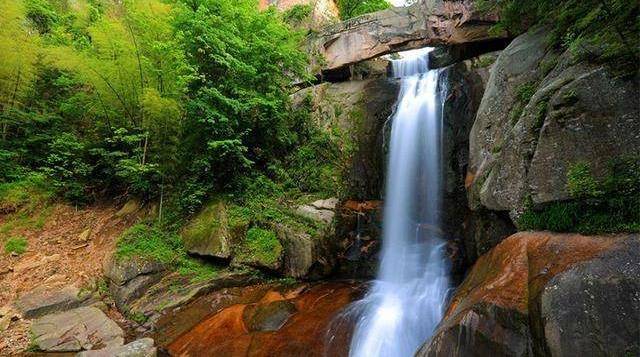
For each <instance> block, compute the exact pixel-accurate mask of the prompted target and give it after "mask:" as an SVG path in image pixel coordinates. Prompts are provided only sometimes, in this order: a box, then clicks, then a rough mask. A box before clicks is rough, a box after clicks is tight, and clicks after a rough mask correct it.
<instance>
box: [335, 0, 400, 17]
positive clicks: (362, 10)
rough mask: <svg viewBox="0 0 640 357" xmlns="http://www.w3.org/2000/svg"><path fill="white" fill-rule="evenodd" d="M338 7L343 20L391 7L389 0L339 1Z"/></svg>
mask: <svg viewBox="0 0 640 357" xmlns="http://www.w3.org/2000/svg"><path fill="white" fill-rule="evenodd" d="M337 5H338V9H339V10H340V18H342V19H343V20H347V19H350V18H352V17H356V16H360V15H364V14H367V13H370V12H375V11H380V10H384V9H388V8H389V7H391V5H390V4H389V2H388V1H387V0H338V1H337Z"/></svg>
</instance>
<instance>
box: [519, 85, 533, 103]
mask: <svg viewBox="0 0 640 357" xmlns="http://www.w3.org/2000/svg"><path fill="white" fill-rule="evenodd" d="M535 93H536V84H535V83H533V82H528V83H523V84H521V85H519V86H518V88H516V98H518V100H519V101H520V102H521V103H524V104H525V105H526V103H529V101H530V100H531V97H533V95H534V94H535Z"/></svg>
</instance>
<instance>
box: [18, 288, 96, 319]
mask: <svg viewBox="0 0 640 357" xmlns="http://www.w3.org/2000/svg"><path fill="white" fill-rule="evenodd" d="M88 297H89V296H88V295H87V296H81V294H80V290H79V289H78V288H76V287H75V286H71V285H70V286H65V287H63V288H60V287H51V286H45V285H43V286H40V287H37V288H35V289H33V290H31V291H29V292H28V293H26V294H24V295H22V296H21V297H20V298H18V300H17V301H16V302H15V304H14V305H15V307H16V309H17V310H18V311H19V312H20V314H21V315H22V317H24V318H28V319H31V318H34V317H40V316H43V315H46V314H50V313H52V312H60V311H66V310H69V309H73V308H76V307H78V306H80V305H81V304H82V303H83V302H84V301H86V300H87V298H88Z"/></svg>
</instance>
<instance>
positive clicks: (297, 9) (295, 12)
mask: <svg viewBox="0 0 640 357" xmlns="http://www.w3.org/2000/svg"><path fill="white" fill-rule="evenodd" d="M312 12H313V6H312V5H311V4H296V5H293V6H292V7H291V8H290V9H289V10H287V11H285V12H284V13H283V14H282V19H283V20H284V21H285V22H287V23H289V24H291V25H294V26H296V25H299V24H300V23H302V22H303V21H304V20H306V19H308V18H309V16H311V13H312Z"/></svg>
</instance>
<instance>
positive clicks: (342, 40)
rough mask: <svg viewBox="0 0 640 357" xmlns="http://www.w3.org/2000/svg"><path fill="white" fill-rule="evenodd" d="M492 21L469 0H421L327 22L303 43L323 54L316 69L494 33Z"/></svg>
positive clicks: (484, 38) (484, 37)
mask: <svg viewBox="0 0 640 357" xmlns="http://www.w3.org/2000/svg"><path fill="white" fill-rule="evenodd" d="M496 21H497V17H496V16H494V15H485V14H480V13H479V12H477V11H476V10H474V8H473V2H472V1H469V0H455V1H446V0H421V1H419V2H418V3H416V4H414V5H412V6H409V7H400V8H390V9H388V10H383V11H378V12H375V13H371V14H366V15H363V16H359V17H356V18H353V19H350V20H348V21H345V22H341V23H337V24H335V25H330V26H327V27H325V28H323V29H322V30H321V31H320V33H319V34H318V35H317V36H315V37H313V38H311V40H310V43H309V47H310V53H312V54H314V55H316V56H317V57H320V58H323V61H321V63H322V64H318V69H322V70H333V69H336V68H339V67H343V66H346V65H350V64H353V63H357V62H361V61H363V60H367V59H370V58H374V57H378V56H380V55H384V54H386V53H391V52H398V51H402V50H409V49H413V48H420V47H425V46H428V45H439V44H462V43H469V42H481V41H487V40H492V39H495V38H500V37H501V36H495V35H492V34H489V31H488V30H489V29H490V28H491V27H492V26H493V25H494V24H495V22H496Z"/></svg>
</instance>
